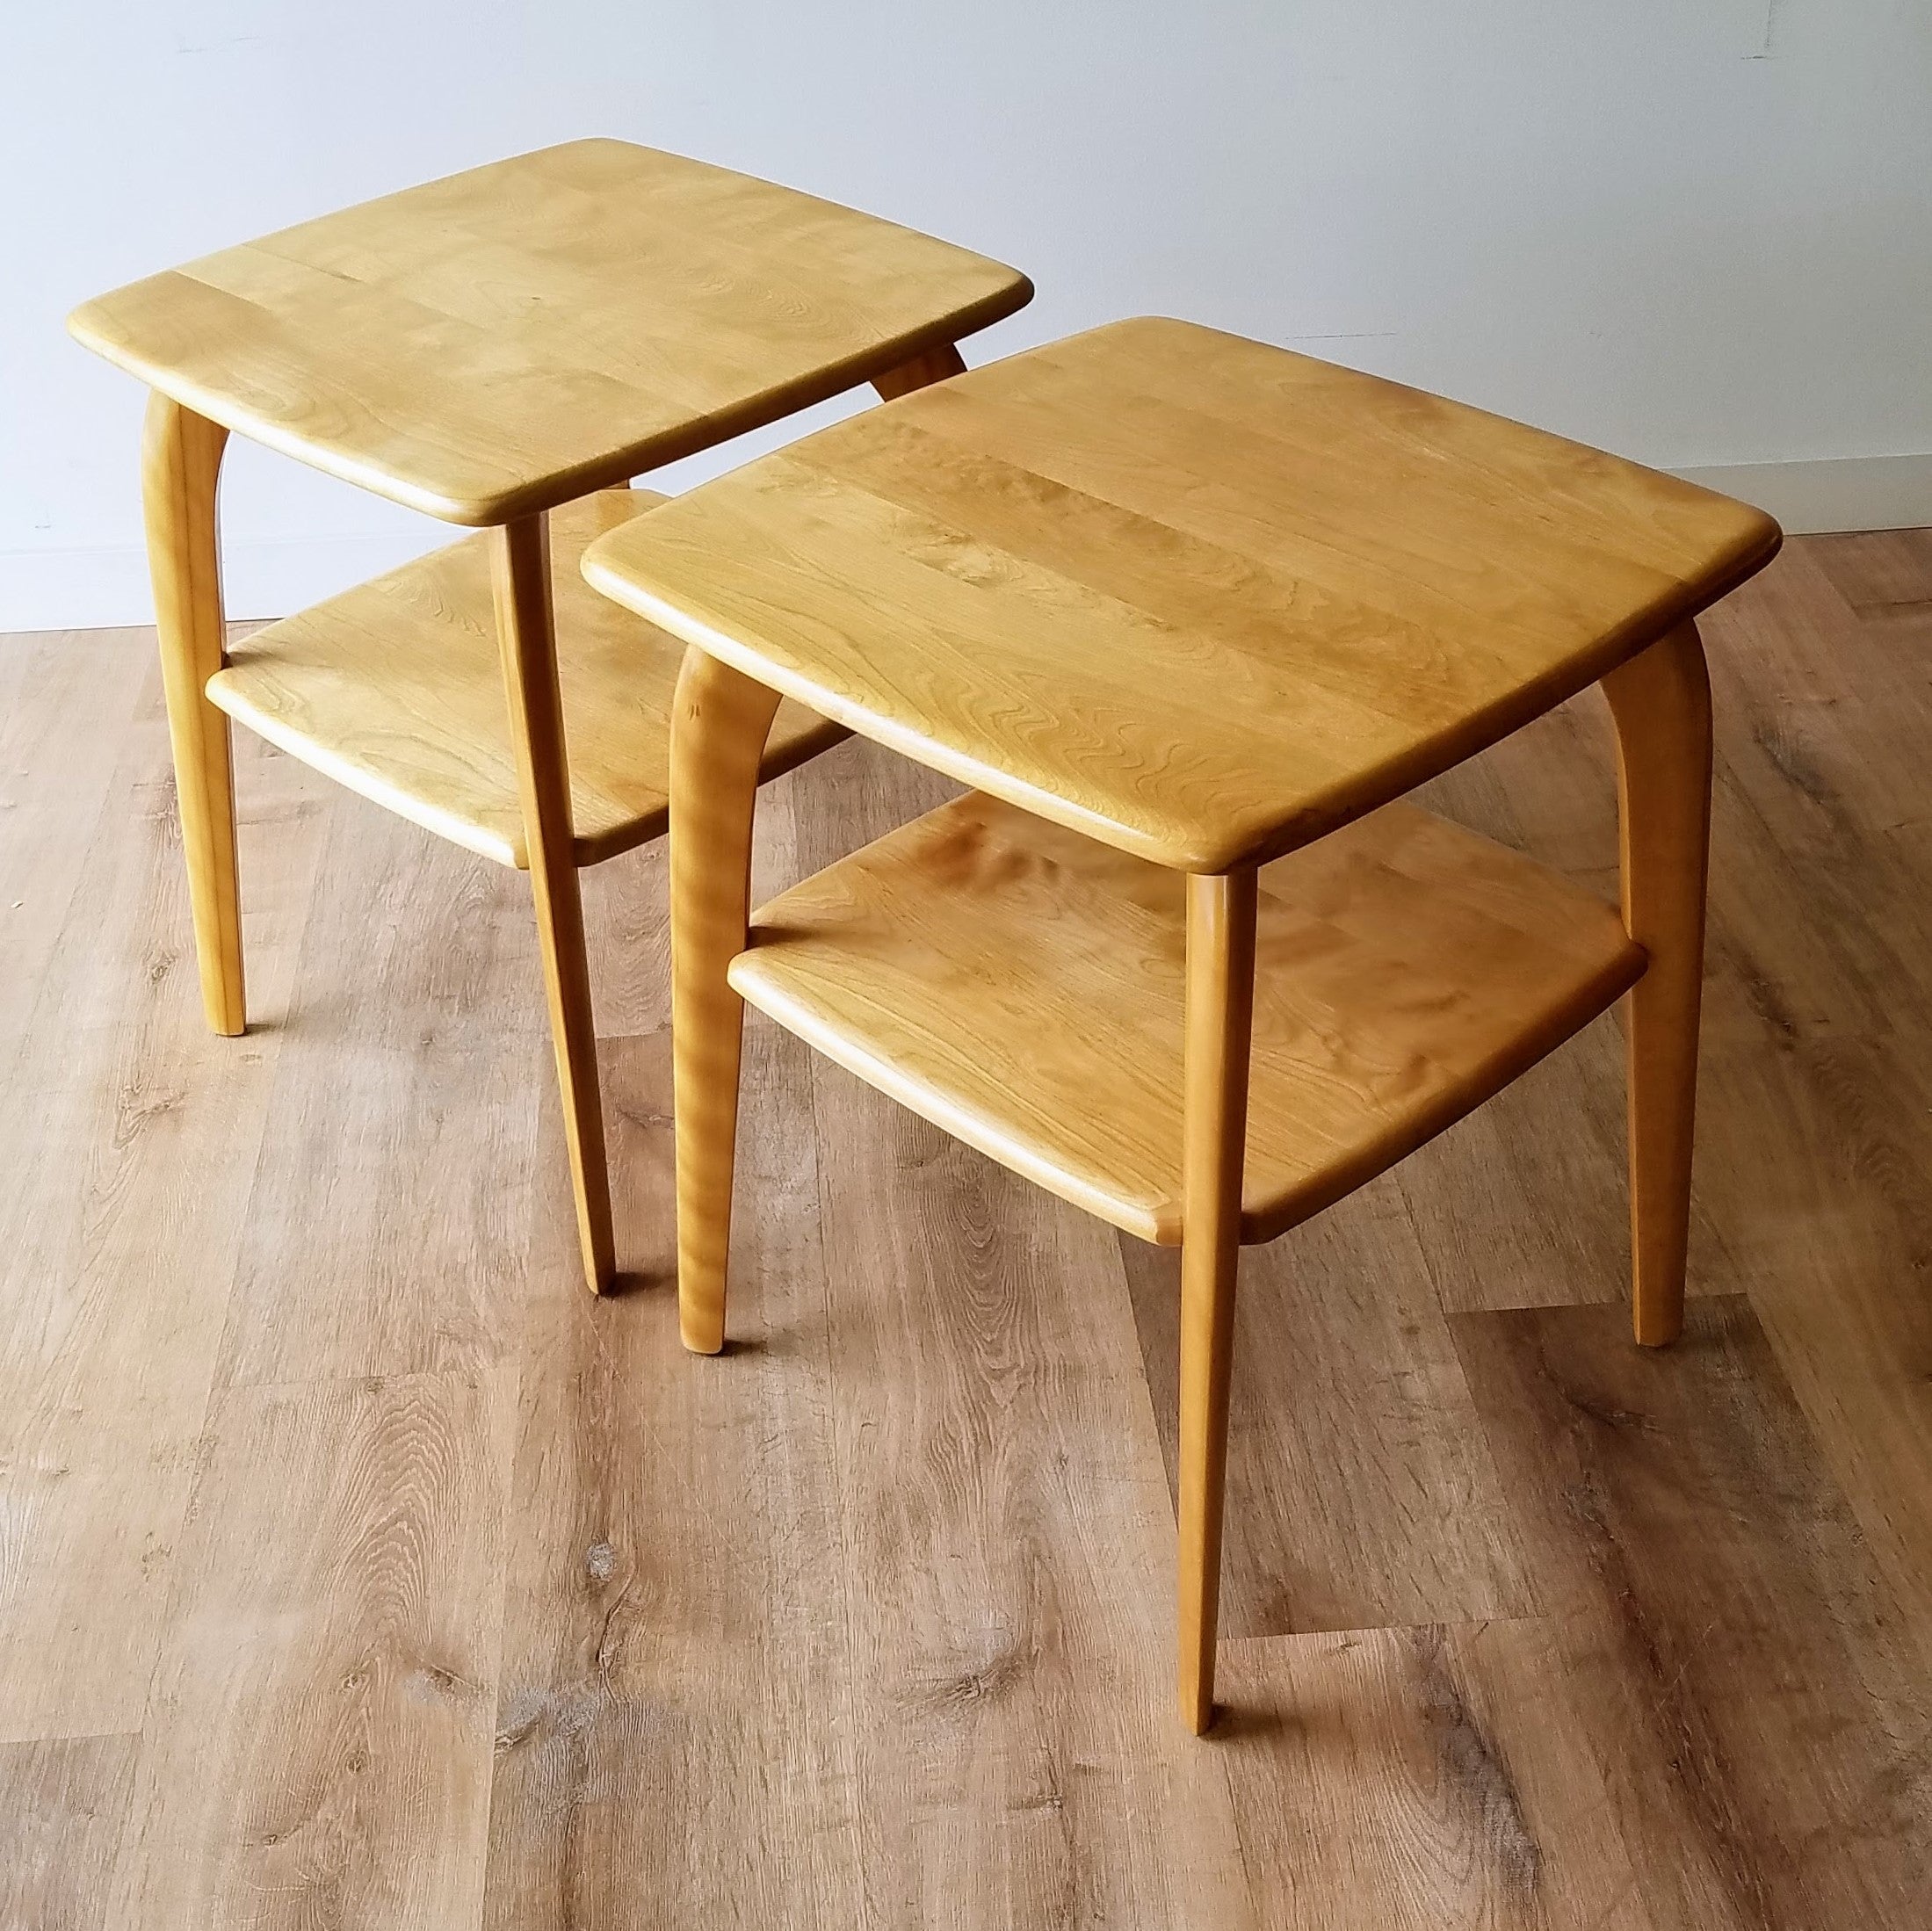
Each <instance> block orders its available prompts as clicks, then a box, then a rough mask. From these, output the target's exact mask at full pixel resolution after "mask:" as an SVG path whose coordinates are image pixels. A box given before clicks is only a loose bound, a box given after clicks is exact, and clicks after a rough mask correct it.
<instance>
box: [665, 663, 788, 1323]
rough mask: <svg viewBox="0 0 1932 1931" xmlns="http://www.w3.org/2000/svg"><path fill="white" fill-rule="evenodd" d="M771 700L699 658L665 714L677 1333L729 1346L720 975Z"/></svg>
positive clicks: (745, 896) (740, 1012)
mask: <svg viewBox="0 0 1932 1931" xmlns="http://www.w3.org/2000/svg"><path fill="white" fill-rule="evenodd" d="M777 711H778V692H777V691H771V690H768V689H766V687H765V686H764V685H763V684H761V683H756V682H755V681H754V680H753V679H752V678H749V677H747V676H745V675H744V674H743V673H742V671H737V670H734V669H732V668H731V667H730V665H728V664H724V663H720V662H718V660H717V659H716V658H714V657H707V656H706V655H705V654H704V652H703V651H701V650H690V651H687V652H686V653H685V654H684V668H683V669H682V670H680V671H679V673H678V677H677V696H676V697H675V698H674V699H673V700H672V707H671V798H670V816H671V830H670V837H671V1088H672V1105H673V1107H674V1109H675V1111H676V1115H677V1330H678V1334H680V1336H681V1337H682V1338H683V1340H684V1345H685V1347H687V1348H689V1349H691V1352H692V1353H693V1354H699V1355H714V1354H716V1353H717V1352H718V1350H719V1349H720V1348H722V1347H723V1346H724V1344H725V1276H726V1270H727V1265H728V1262H729V1260H730V1253H731V1185H732V1168H733V1163H734V1159H735V1156H736V1150H737V1139H738V1061H739V1052H740V1048H741V1046H742V1043H743V1038H744V1002H743V1001H742V1000H741V999H740V998H739V996H738V995H737V994H736V993H734V991H732V989H731V987H730V984H729V983H728V981H727V979H726V977H725V973H726V968H727V966H729V965H730V964H731V962H732V960H733V959H734V958H736V956H737V955H738V954H739V953H740V952H742V951H743V950H744V947H745V936H746V930H747V928H748V926H749V922H750V917H751V826H752V819H753V816H754V814H755V812H756V806H757V795H758V764H759V760H760V759H761V758H762V757H763V754H764V741H765V737H766V734H768V733H769V732H770V730H771V720H772V717H773V715H774V714H775V713H776V712H777Z"/></svg>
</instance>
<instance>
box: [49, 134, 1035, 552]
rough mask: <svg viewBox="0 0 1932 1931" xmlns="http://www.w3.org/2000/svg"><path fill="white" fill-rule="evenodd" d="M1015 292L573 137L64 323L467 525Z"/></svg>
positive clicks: (175, 391)
mask: <svg viewBox="0 0 1932 1931" xmlns="http://www.w3.org/2000/svg"><path fill="white" fill-rule="evenodd" d="M1031 295H1032V286H1031V283H1029V282H1028V280H1027V279H1026V278H1025V277H1024V275H1021V274H1020V273H1018V272H1017V271H1015V270H1013V269H1010V268H1006V267H1003V266H1002V265H1001V264H999V263H997V262H993V261H988V259H986V258H985V257H983V256H979V255H974V254H971V253H969V252H968V251H967V250H964V249H959V248H954V247H952V245H950V244H949V243H947V242H940V241H936V240H934V239H933V238H932V237H931V236H930V235H920V234H917V233H915V232H914V231H913V230H912V229H910V228H900V227H898V226H896V225H895V224H894V223H893V222H890V221H879V220H878V219H876V218H875V217H873V216H872V215H868V214H861V213H857V212H856V211H855V210H853V209H851V208H846V207H841V206H837V205H836V204H835V203H832V202H829V201H821V200H818V199H815V198H814V197H813V196H811V195H807V194H800V193H798V192H794V191H793V190H792V189H789V188H782V187H778V186H774V185H773V184H771V183H770V182H766V181H759V180H756V179H754V178H753V177H750V176H749V175H742V174H734V173H733V172H731V171H730V170H727V169H724V168H714V167H712V166H709V165H707V164H706V163H703V162H698V161H690V160H686V159H684V157H683V156H681V155H668V154H661V153H658V152H657V151H656V150H655V149H653V148H640V147H636V146H633V145H632V144H631V143H629V142H627V141H603V140H597V141H571V142H568V144H566V145H564V146H562V147H557V148H542V149H539V151H538V152H536V153H534V154H527V155H518V156H517V157H516V158H514V159H512V160H509V161H499V162H495V163H491V164H490V165H488V166H487V167H481V168H473V169H471V170H468V171H467V172H466V173H463V174H455V175H451V176H449V177H446V178H445V179H444V180H440V181H431V182H429V183H427V184H424V185H423V186H421V187H415V188H409V189H405V190H404V191H403V192H401V193H399V194H391V195H386V196H384V197H383V198H382V199H380V200H375V201H368V202H365V203H363V204H362V205H361V206H358V207H352V208H345V209H343V210H342V211H340V212H339V213H334V214H325V215H322V217H320V218H319V219H318V220H315V221H304V222H302V223H300V225H299V226H297V227H294V228H285V229H283V230H282V231H281V232H280V233H279V234H276V235H265V236H264V237H263V238H262V239H261V240H259V241H256V242H246V243H244V244H243V245H242V246H241V247H239V248H230V249H224V250H221V253H219V254H216V255H210V256H206V257H204V258H203V259H201V260H200V261H197V262H190V263H188V264H186V265H185V267H181V268H177V269H170V270H169V271H166V272H165V273H163V274H159V275H152V276H149V277H148V278H147V279H146V280H145V281H139V282H134V283H133V284H131V285H130V286H127V287H126V288H121V289H117V290H115V291H114V292H113V293H112V294H106V295H102V296H100V297H98V299H97V300H93V301H90V302H88V303H86V304H84V305H83V307H80V308H78V309H76V311H75V313H74V314H73V315H72V316H71V317H69V324H68V325H69V329H71V330H72V331H73V333H74V334H75V335H76V336H77V337H78V338H79V339H80V340H81V341H82V342H83V343H84V344H87V346H88V347H90V348H91V349H94V350H96V351H98V352H99V353H100V354H102V355H104V356H105V357H106V358H108V360H109V361H111V362H114V363H117V364H119V365H120V366H121V367H123V368H125V369H127V370H129V371H131V372H133V373H134V374H135V375H138V376H140V377H141V379H142V380H144V381H146V382H148V383H149V384H150V385H152V386H153V387H156V388H157V389H159V390H162V391H163V393H165V394H168V395H170V396H173V397H174V398H175V399H176V400H177V401H179V402H181V403H183V404H185V406H186V407H188V408H190V409H194V410H196V411H198V412H199V414H201V415H203V416H208V417H210V418H212V419H213V421H215V422H217V423H224V424H226V425H227V427H228V428H229V429H230V430H234V431H235V432H236V433H237V434H240V435H243V436H247V437H249V438H252V439H253V440H255V441H257V442H260V443H264V444H266V445H269V446H270V447H271V448H273V449H278V450H280V451H282V452H284V453H285V454H287V455H290V456H294V457H297V458H299V459H300V460H302V461H304V462H308V463H312V464H313V465H314V466H315V467H316V468H318V469H322V470H326V471H327V472H329V474H331V475H336V476H340V477H342V478H344V480H346V481H350V482H353V483H358V484H360V485H361V486H362V487H363V488H367V489H370V490H373V491H374V492H375V493H376V494H377V495H384V496H389V497H393V498H394V500H395V501H396V502H398V503H407V504H408V505H409V507H410V508H411V509H415V510H423V511H425V512H427V513H428V514H429V515H431V516H433V517H441V518H442V519H443V520H445V522H449V523H457V524H497V523H503V522H507V521H509V520H510V518H511V517H517V516H521V515H525V514H528V513H529V512H531V511H532V510H544V509H549V508H551V507H553V506H554V505H555V504H557V503H563V502H568V501H569V500H571V499H572V498H574V497H576V496H581V495H585V494H586V493H588V492H589V491H590V490H592V489H597V488H604V487H605V486H606V485H609V484H611V483H615V482H621V481H625V480H626V479H627V478H629V477H631V476H633V475H639V474H642V473H644V472H645V471H647V470H649V469H652V468H655V467H656V466H658V465H660V464H662V463H666V462H670V461H673V460H675V459H677V458H678V457H681V456H687V455H690V454H691V453H692V452H694V451H696V450H700V449H706V448H708V447H710V446H711V445H713V444H714V443H718V442H721V441H723V440H724V439H725V438H727V437H731V436H735V435H738V434H739V433H741V432H742V431H743V430H749V429H755V428H756V427H758V426H759V425H761V424H763V423H769V422H771V421H774V420H775V419H777V418H778V416H784V415H786V414H789V413H790V412H791V411H792V410H794V409H801V408H804V407H806V406H807V405H808V404H810V403H813V402H815V401H821V400H822V399H823V398H825V397H826V396H829V395H833V394H837V393H838V392H839V391H840V390H842V389H846V388H850V387H855V386H856V385H857V384H859V383H861V382H865V381H869V380H872V378H873V377H874V376H876V375H879V374H882V373H884V372H886V371H887V370H890V369H893V368H895V367H897V366H898V365H901V363H904V362H907V361H908V360H910V359H911V358H914V357H915V356H917V355H920V354H922V353H924V352H925V351H929V350H931V349H935V348H938V347H941V346H943V345H944V344H949V343H951V342H952V341H954V340H956V339H957V338H958V337H959V336H965V335H969V334H971V333H972V332H973V330H975V329H983V328H985V327H986V326H988V324H989V323H991V322H997V321H999V320H1000V319H1001V318H1002V316H1005V315H1010V314H1012V312H1013V311H1014V310H1015V309H1017V308H1020V307H1024V305H1025V303H1026V302H1027V301H1028V300H1030V299H1031Z"/></svg>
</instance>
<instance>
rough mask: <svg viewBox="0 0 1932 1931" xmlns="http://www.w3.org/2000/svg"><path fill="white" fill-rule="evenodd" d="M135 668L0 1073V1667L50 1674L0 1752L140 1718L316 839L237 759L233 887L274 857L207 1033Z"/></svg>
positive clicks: (7, 1674) (152, 735) (291, 782)
mask: <svg viewBox="0 0 1932 1931" xmlns="http://www.w3.org/2000/svg"><path fill="white" fill-rule="evenodd" d="M129 668H130V669H133V667H132V666H130V667H129ZM137 676H138V680H139V684H140V689H141V698H140V700H139V703H138V705H137V706H134V707H133V721H132V722H131V724H130V725H129V726H128V727H127V730H126V732H125V733H124V734H122V736H121V749H120V755H119V758H118V761H117V764H116V770H115V772H114V775H113V777H112V782H111V784H110V785H109V787H108V790H107V793H106V797H105V805H104V808H103V810H102V812H101V814H99V823H98V830H97V835H96V836H95V837H94V839H93V840H92V842H91V843H90V848H89V850H88V852H87V854H86V856H85V857H84V859H83V860H82V861H81V862H80V864H79V865H78V867H77V870H76V879H75V883H74V886H73V891H72V896H71V900H70V903H69V906H68V908H67V912H66V915H65V918H64V920H63V922H62V929H61V933H60V937H59V938H58V940H57V941H56V943H55V944H54V946H53V948H52V949H51V951H49V952H48V954H47V959H46V963H45V967H44V970H43V973H42V975H41V978H40V981H39V985H38V995H39V996H38V998H37V1000H36V1002H35V1003H34V1006H33V1012H32V1015H31V1017H30V1021H29V1023H28V1026H27V1029H26V1031H25V1035H24V1037H23V1038H22V1039H21V1041H20V1043H19V1046H18V1051H17V1052H15V1053H14V1055H13V1058H12V1062H11V1068H10V1072H9V1079H8V1087H7V1092H8V1102H9V1110H10V1114H11V1119H12V1122H13V1125H14V1130H15V1132H16V1133H17V1134H18V1138H17V1139H16V1140H15V1141H14V1142H13V1143H12V1147H11V1160H10V1183H9V1185H8V1186H7V1187H6V1188H5V1189H4V1190H0V1305H4V1308H5V1311H6V1318H5V1320H4V1321H0V1502H4V1519H5V1521H6V1522H7V1525H8V1526H7V1530H6V1533H5V1536H4V1540H5V1542H6V1543H7V1544H9V1545H10V1550H9V1553H10V1556H11V1559H6V1560H0V1655H4V1656H7V1657H10V1658H12V1657H45V1656H50V1655H52V1654H54V1653H58V1654H59V1655H60V1656H61V1658H62V1667H60V1668H58V1669H54V1668H49V1667H8V1668H6V1669H4V1670H0V1737H4V1738H33V1737H49V1736H62V1735H72V1734H90V1733H105V1732H116V1731H126V1730H132V1729H134V1728H135V1727H136V1726H138V1725H139V1724H140V1721H141V1709H142V1707H143V1705H144V1703H145V1701H146V1697H147V1690H148V1677H149V1675H150V1674H151V1673H152V1671H153V1668H154V1664H155V1657H156V1644H157V1642H158V1640H159V1636H160V1629H161V1617H162V1613H163V1602H164V1600H165V1592H166V1587H167V1582H168V1576H169V1567H170V1554H171V1550H172V1547H173V1544H174V1540H175V1534H176V1530H177V1527H178V1525H179V1522H180V1520H181V1515H182V1511H183V1509H184V1508H185V1505H186V1499H187V1493H188V1482H189V1479H190V1477H191V1475H192V1469H193V1464H194V1459H195V1456H196V1454H197V1452H198V1449H199V1438H200V1433H201V1428H202V1421H203V1417H204V1415H205V1413H206V1406H207V1398H208V1389H209V1384H210V1370H211V1363H212V1361H213V1351H214V1347H215V1343H216V1341H217V1339H218V1337H219V1335H220V1334H221V1322H222V1320H223V1317H224V1311H225V1309H226V1306H227V1304H228V1293H229V1288H230V1284H231V1282H232V1279H233V1276H234V1269H235V1254H236V1251H237V1247H238V1243H239V1241H240V1240H241V1238H242V1226H243V1218H244V1213H245V1211H246V1207H247V1202H248V1197H249V1186H250V1176H251V1175H252V1174H253V1171H254V1167H255V1161H256V1156H257V1148H258V1146H259V1144H260V1139H261V1135H262V1129H263V1123H264V1118H265V1117H267V1115H268V1111H269V1107H270V1096H271V1082H272V1078H273V1074H274V1068H275V1063H276V1059H277V1055H278V1053H279V1049H280V1046H281V1044H282V1041H283V1038H284V1032H283V1019H284V1015H285V1013H286V1002H287V988H288V984H289V980H290V978H291V975H292V973H293V963H294V958H295V956H296V952H297V950H298V947H299V945H300V939H301V936H302V933H303V931H304V929H305V926H306V921H307V916H308V901H309V896H310V891H311V887H312V886H313V882H314V879H315V870H316V864H317V859H318V854H319V850H320V845H321V841H322V819H321V817H320V815H319V806H318V805H317V804H316V802H315V799H314V798H313V797H312V795H311V794H310V792H309V790H308V785H306V784H305V783H304V781H303V778H302V777H301V776H300V775H299V774H298V771H297V768H295V767H293V766H292V765H291V764H290V763H289V761H288V760H287V759H286V758H281V757H279V756H274V755H272V754H264V755H255V756H248V757H247V758H246V759H245V760H244V776H245V777H246V778H247V779H248V780H249V784H248V793H249V796H248V802H247V806H246V809H245V812H244V816H243V822H242V861H243V869H244V872H245V871H246V869H247V866H248V864H249V861H250V860H251V859H255V858H257V857H260V856H262V855H263V853H264V848H266V847H268V846H270V845H272V847H273V849H274V859H273V862H272V864H269V865H266V866H264V867H262V868H260V871H259V875H258V877H257V879H256V880H255V881H254V882H253V883H252V884H251V886H250V888H249V890H248V893H247V909H246V911H245V913H244V919H243V941H244V944H245V945H246V947H247V950H248V958H249V969H250V998H251V1010H252V1012H253V1014H254V1015H255V1018H256V1022H257V1023H256V1030H254V1031H251V1032H250V1035H249V1036H248V1037H247V1038H242V1039H237V1040H228V1039H218V1038H214V1037H213V1035H212V1034H211V1033H209V1032H208V1031H207V1029H206V1023H205V1021H204V1019H203V1017H202V1013H201V1000H200V994H199V988H198V985H197V980H196V973H195V960H194V948H193V942H192V937H191V934H190V926H189V917H188V905H187V890H186V880H185V874H184V871H183V868H182V864H181V853H180V843H179V838H178V835H177V829H176V823H175V816H174V806H173V796H172V785H171V780H170V776H169V770H170V766H169V761H168V742H167V732H166V725H165V721H164V720H163V716H162V712H161V708H160V700H159V690H158V676H157V675H156V673H155V672H154V671H153V670H152V669H151V668H150V667H149V665H148V662H147V661H146V659H145V657H144V658H143V659H142V660H141V666H140V669H139V672H138V673H137ZM106 714H107V715H108V716H110V717H111V716H112V708H111V707H108V708H107V709H106ZM52 749H53V751H54V755H56V756H57V755H58V751H59V739H58V737H56V739H55V741H54V747H53V748H52ZM49 775H50V776H51V777H55V778H56V779H57V778H58V777H59V774H58V773H57V772H55V773H51V774H49Z"/></svg>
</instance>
